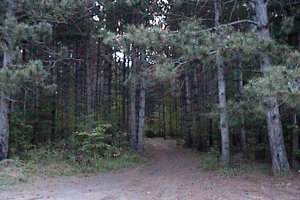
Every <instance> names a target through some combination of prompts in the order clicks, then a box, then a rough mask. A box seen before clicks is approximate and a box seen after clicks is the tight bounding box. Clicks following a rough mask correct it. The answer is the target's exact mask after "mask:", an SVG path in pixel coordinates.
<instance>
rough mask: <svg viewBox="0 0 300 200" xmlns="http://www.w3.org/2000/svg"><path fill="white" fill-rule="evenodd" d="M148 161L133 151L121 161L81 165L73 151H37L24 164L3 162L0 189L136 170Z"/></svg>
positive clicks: (109, 159) (100, 160)
mask: <svg viewBox="0 0 300 200" xmlns="http://www.w3.org/2000/svg"><path fill="white" fill-rule="evenodd" d="M144 161H145V159H144V157H143V156H142V155H141V154H139V153H137V152H135V151H133V150H130V149H127V148H126V149H123V151H122V153H121V154H120V155H119V156H118V157H103V158H98V159H92V158H87V160H86V162H83V163H80V162H79V161H78V160H76V156H75V155H74V154H73V153H72V152H71V151H57V150H54V149H51V148H48V147H44V148H40V149H34V150H31V151H29V152H27V153H26V158H25V159H23V160H20V159H19V158H17V157H16V158H14V160H5V161H2V162H0V186H5V185H12V184H16V183H22V182H26V181H27V180H28V179H30V177H32V176H42V177H43V176H49V177H55V176H71V175H76V174H80V173H97V172H106V171H111V170H117V169H122V168H126V167H131V166H136V165H139V164H141V163H143V162H144Z"/></svg>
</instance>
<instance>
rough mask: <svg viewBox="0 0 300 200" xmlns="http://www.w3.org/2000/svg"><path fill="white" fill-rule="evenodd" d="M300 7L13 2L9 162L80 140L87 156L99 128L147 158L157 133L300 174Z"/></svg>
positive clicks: (1, 77) (226, 163)
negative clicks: (150, 141) (33, 151)
mask: <svg viewBox="0 0 300 200" xmlns="http://www.w3.org/2000/svg"><path fill="white" fill-rule="evenodd" d="M299 10H300V3H299V1H297V0H294V1H293V0H289V1H287V0H269V1H265V0H228V1H225V0H198V1H196V0H173V1H171V0H153V1H144V0H118V1H105V0H104V1H95V0H41V1H35V0H2V2H1V4H0V44H1V48H0V58H1V59H2V63H1V64H0V160H3V159H6V158H8V157H13V156H16V155H18V156H22V154H24V153H26V152H27V151H28V150H30V149H35V148H40V147H42V146H44V145H46V144H50V145H52V146H54V147H57V146H58V145H61V144H63V145H64V146H68V145H71V146H72V145H73V143H72V142H74V138H75V139H76V138H77V136H78V135H79V138H80V137H85V139H84V140H80V141H81V142H82V143H83V144H85V145H86V146H84V148H83V150H82V152H85V150H86V149H88V147H89V146H88V145H92V143H93V142H95V141H99V142H103V141H105V140H103V141H102V139H100V140H97V139H99V138H96V137H95V135H93V133H97V131H95V130H98V131H99V132H101V133H104V134H106V135H107V134H110V135H113V138H119V137H124V138H125V139H124V140H125V141H126V142H127V143H128V146H130V147H131V148H133V149H135V150H137V151H138V152H143V149H144V138H145V137H146V136H147V137H164V138H165V139H169V138H176V139H177V140H178V142H179V143H180V142H181V141H182V143H183V145H184V146H185V147H186V148H194V149H197V150H199V151H210V150H212V149H217V150H218V151H219V152H220V165H221V166H223V167H230V160H231V156H233V155H235V154H237V153H242V154H243V155H244V156H245V157H249V158H250V157H251V158H253V159H256V161H260V162H266V163H270V164H271V165H270V166H272V171H273V173H275V174H277V173H290V172H291V170H292V169H294V170H299V161H300V150H299V114H300V110H299V108H300V91H299V89H300V85H299V84H300V83H299V80H300V68H299V65H300V52H299V48H300V43H299V40H300V24H299V23H300V13H299ZM96 127H97V128H98V129H97V128H96ZM99 127H100V128H99ZM94 128H96V129H94ZM93 129H94V132H93V133H90V132H89V131H91V130H93ZM87 137H91V138H90V139H86V138H87ZM93 137H95V138H96V139H95V138H93ZM101 137H102V136H101ZM112 141H115V139H113V140H112ZM108 143H109V145H112V144H115V143H114V142H108ZM97 145H100V144H97V143H96V142H95V146H96V147H95V148H99V146H97ZM104 147H105V148H107V146H104ZM104 147H103V146H101V148H104ZM112 151H114V150H112ZM114 152H115V151H114ZM82 155H83V156H85V154H82ZM253 162H254V161H253Z"/></svg>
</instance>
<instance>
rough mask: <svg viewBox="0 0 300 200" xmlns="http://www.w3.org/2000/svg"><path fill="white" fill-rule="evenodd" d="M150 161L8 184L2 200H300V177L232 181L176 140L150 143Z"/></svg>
mask: <svg viewBox="0 0 300 200" xmlns="http://www.w3.org/2000/svg"><path fill="white" fill-rule="evenodd" d="M146 157H147V162H146V163H145V164H142V165H140V166H138V167H132V168H126V169H122V170H117V171H111V172H106V173H101V174H89V175H78V176H62V177H54V178H41V177H36V178H34V180H33V181H30V182H28V183H24V184H19V185H13V186H8V187H6V188H3V189H2V190H1V191H0V199H1V200H4V199H84V200H88V199H98V200H119V199H120V200H123V199H124V200H127V199H128V200H135V199H137V200H146V199H149V200H150V199H151V200H156V199H163V200H176V199H178V200H185V199H186V200H193V199H199V200H210V199H211V200H213V199H214V200H215V199H218V200H221V199H230V200H234V199H239V200H240V199H256V200H258V199H278V200H293V199H294V200H300V175H299V174H297V175H295V176H294V175H293V176H290V177H271V176H269V175H263V174H256V175H247V176H246V175H243V176H242V175H241V176H229V177H226V176H224V175H221V174H219V173H217V172H206V171H203V170H201V167H200V166H201V161H200V160H199V154H198V153H196V152H192V151H191V150H187V149H183V148H181V147H179V146H177V145H176V141H174V140H164V139H161V138H157V139H148V140H147V145H146Z"/></svg>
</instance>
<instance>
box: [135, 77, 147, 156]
mask: <svg viewBox="0 0 300 200" xmlns="http://www.w3.org/2000/svg"><path fill="white" fill-rule="evenodd" d="M139 98H140V99H139V117H138V132H137V133H138V135H137V138H138V141H137V150H138V152H143V151H144V142H143V133H144V126H145V105H146V87H145V82H144V80H140V96H139Z"/></svg>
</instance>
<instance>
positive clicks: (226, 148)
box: [215, 0, 230, 167]
mask: <svg viewBox="0 0 300 200" xmlns="http://www.w3.org/2000/svg"><path fill="white" fill-rule="evenodd" d="M221 14H222V4H221V1H220V0H216V1H215V25H216V27H217V28H219V27H220V19H221ZM220 54H221V52H220V50H219V49H218V50H217V55H216V56H217V57H216V64H217V76H218V96H219V108H220V129H221V148H222V150H221V163H220V164H221V166H223V167H228V166H229V162H230V143H229V130H228V121H227V109H226V82H225V72H224V67H225V66H224V62H223V59H222V56H221V55H220Z"/></svg>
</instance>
